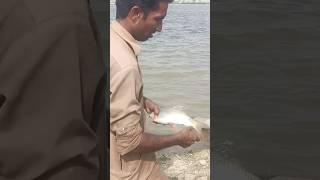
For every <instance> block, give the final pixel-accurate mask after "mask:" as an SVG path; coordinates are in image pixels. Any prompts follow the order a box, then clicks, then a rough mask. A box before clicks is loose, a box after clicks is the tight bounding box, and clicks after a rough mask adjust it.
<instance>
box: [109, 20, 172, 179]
mask: <svg viewBox="0 0 320 180" xmlns="http://www.w3.org/2000/svg"><path fill="white" fill-rule="evenodd" d="M139 52H140V47H139V45H138V44H137V41H136V40H135V39H134V38H133V37H132V36H131V34H130V33H129V32H128V31H126V29H125V28H123V27H122V26H121V25H120V24H119V23H118V22H117V21H114V22H112V24H111V27H110V91H111V96H110V166H111V169H110V176H111V180H118V179H119V180H120V179H121V180H125V179H128V180H129V179H130V180H145V179H152V180H157V179H167V178H166V176H165V175H164V174H163V173H162V171H160V168H159V166H158V165H156V163H155V154H154V153H146V154H140V153H133V152H131V151H132V150H134V149H135V148H136V147H137V146H138V145H139V143H140V141H141V136H142V133H143V131H144V121H145V119H146V117H145V112H144V105H143V98H144V97H143V82H142V74H141V70H140V67H139V64H138V61H137V58H136V56H137V55H138V54H139Z"/></svg>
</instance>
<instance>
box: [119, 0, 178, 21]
mask: <svg viewBox="0 0 320 180" xmlns="http://www.w3.org/2000/svg"><path fill="white" fill-rule="evenodd" d="M160 1H166V2H168V3H171V2H173V0H116V6H117V13H116V19H123V18H126V17H127V16H128V14H129V11H130V9H131V8H132V7H134V6H138V7H140V8H141V9H142V10H143V12H144V13H145V14H146V15H147V14H148V13H149V11H150V10H152V9H155V8H157V7H158V3H159V2H160Z"/></svg>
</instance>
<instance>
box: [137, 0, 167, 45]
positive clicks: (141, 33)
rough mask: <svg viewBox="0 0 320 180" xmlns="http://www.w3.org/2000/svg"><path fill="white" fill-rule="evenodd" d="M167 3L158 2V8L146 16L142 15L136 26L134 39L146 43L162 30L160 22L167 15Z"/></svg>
mask: <svg viewBox="0 0 320 180" xmlns="http://www.w3.org/2000/svg"><path fill="white" fill-rule="evenodd" d="M167 9H168V2H165V1H160V2H159V6H158V8H155V9H152V10H150V11H149V13H148V14H147V15H145V14H143V17H142V18H141V19H140V21H139V23H138V25H137V26H136V33H135V39H136V40H138V41H146V40H147V39H149V38H151V37H153V34H154V33H155V32H160V31H161V30H162V22H163V19H164V18H165V16H166V14H167Z"/></svg>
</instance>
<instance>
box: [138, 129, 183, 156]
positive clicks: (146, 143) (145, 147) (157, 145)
mask: <svg viewBox="0 0 320 180" xmlns="http://www.w3.org/2000/svg"><path fill="white" fill-rule="evenodd" d="M179 138H180V137H179V135H178V134H173V135H154V134H149V133H143V134H142V138H141V141H140V144H139V146H138V147H137V148H136V149H135V150H133V151H134V152H139V153H148V152H155V151H158V150H160V149H164V148H167V147H170V146H174V145H178V144H179V141H180V139H179Z"/></svg>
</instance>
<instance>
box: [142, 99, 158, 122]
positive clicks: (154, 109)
mask: <svg viewBox="0 0 320 180" xmlns="http://www.w3.org/2000/svg"><path fill="white" fill-rule="evenodd" d="M144 108H145V109H146V111H147V112H148V113H153V120H155V119H156V118H157V117H158V115H159V113H160V107H159V106H158V105H157V104H156V103H155V102H153V101H151V100H150V99H148V98H146V97H144Z"/></svg>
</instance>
